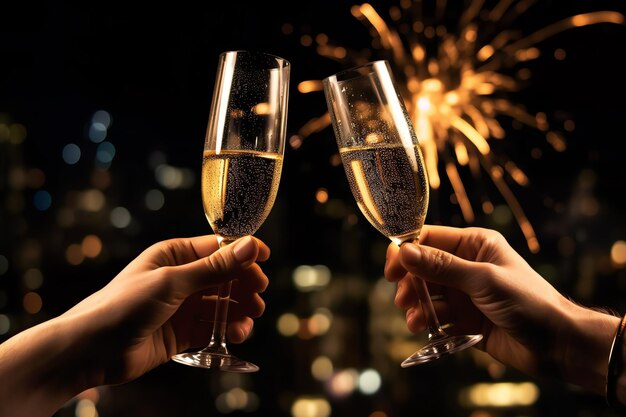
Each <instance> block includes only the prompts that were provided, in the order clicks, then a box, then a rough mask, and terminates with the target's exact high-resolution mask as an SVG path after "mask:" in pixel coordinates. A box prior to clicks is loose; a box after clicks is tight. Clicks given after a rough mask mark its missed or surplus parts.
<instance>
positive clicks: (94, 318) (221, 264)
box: [58, 236, 270, 386]
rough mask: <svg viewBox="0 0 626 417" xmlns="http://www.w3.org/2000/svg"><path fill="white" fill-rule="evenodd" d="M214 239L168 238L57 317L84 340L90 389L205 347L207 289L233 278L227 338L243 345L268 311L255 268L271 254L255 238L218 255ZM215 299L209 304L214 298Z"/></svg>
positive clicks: (262, 279)
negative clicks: (255, 322)
mask: <svg viewBox="0 0 626 417" xmlns="http://www.w3.org/2000/svg"><path fill="white" fill-rule="evenodd" d="M218 249H219V244H218V241H217V238H216V237H215V236H201V237H195V238H189V239H171V240H167V241H163V242H159V243H157V244H155V245H153V246H151V247H149V248H148V249H146V250H145V251H144V252H143V253H141V254H140V255H139V256H138V257H137V258H136V259H134V260H133V261H132V262H131V263H130V264H129V265H128V266H127V267H126V268H124V269H123V270H122V271H121V272H120V273H119V274H118V275H117V276H116V277H115V278H114V279H113V280H112V281H111V282H110V283H109V284H108V285H106V286H105V287H104V288H102V289H101V290H100V291H98V292H96V293H94V294H93V295H91V296H90V297H88V298H86V299H85V300H83V301H82V302H80V303H79V304H77V305H76V306H75V307H73V308H72V309H70V310H69V311H67V312H66V313H65V314H63V315H62V316H60V317H59V318H58V320H66V321H69V322H70V323H73V327H74V329H75V330H76V331H77V332H79V333H80V334H83V335H89V341H88V342H85V343H88V345H89V346H90V348H89V350H90V352H92V353H91V355H92V356H93V357H94V360H93V361H92V362H91V364H90V365H89V366H87V367H86V368H85V373H86V375H84V378H85V380H86V381H89V382H88V383H87V385H89V386H97V385H102V384H111V383H121V382H126V381H130V380H132V379H135V378H137V377H138V376H140V375H142V374H144V373H145V372H147V371H149V370H151V369H153V368H154V367H156V366H158V365H160V364H162V363H164V362H166V361H168V360H169V359H170V357H171V356H172V355H173V354H175V353H178V352H181V351H184V350H187V349H188V348H191V347H198V346H206V344H208V341H209V338H210V335H211V328H210V327H211V325H210V322H211V321H212V320H213V316H212V311H213V310H214V307H213V306H212V304H214V301H211V298H212V297H207V296H206V295H207V294H208V293H207V291H206V290H207V289H209V288H211V287H216V286H217V285H219V284H221V283H225V282H228V281H229V280H231V279H234V282H233V287H232V292H231V299H232V300H234V301H235V302H232V303H231V305H230V307H229V315H228V319H229V324H228V329H227V337H228V339H229V340H230V341H232V342H234V343H239V342H242V341H243V340H245V339H246V337H247V336H248V335H249V334H250V332H251V330H252V327H253V321H252V318H256V317H259V316H260V315H261V314H262V313H263V310H264V308H265V304H264V302H263V300H262V299H261V298H260V296H259V295H258V293H259V292H263V291H264V290H265V288H266V287H267V285H268V279H267V277H266V276H265V274H264V273H263V271H262V270H261V268H260V267H259V265H258V264H257V263H256V262H257V261H265V260H267V259H268V257H269V254H270V251H269V248H268V247H267V246H266V245H265V244H264V243H263V242H262V241H260V240H258V239H256V238H253V237H244V238H241V239H239V240H237V241H235V242H233V243H232V244H230V245H228V246H226V247H223V248H221V249H219V250H218ZM213 298H214V297H213Z"/></svg>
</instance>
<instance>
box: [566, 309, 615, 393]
mask: <svg viewBox="0 0 626 417" xmlns="http://www.w3.org/2000/svg"><path fill="white" fill-rule="evenodd" d="M619 323H620V318H619V317H615V316H614V315H611V314H608V313H603V312H600V311H596V310H592V309H589V308H585V307H581V306H578V305H573V306H572V308H571V314H570V315H569V317H568V323H566V325H565V326H563V328H564V329H567V330H565V331H564V332H563V334H561V335H559V336H558V338H559V340H560V341H561V342H562V343H561V344H560V354H559V357H560V360H559V362H560V365H561V369H562V371H563V376H564V379H565V380H566V381H567V382H570V383H572V384H575V385H578V386H580V387H582V388H584V389H586V390H587V391H590V392H593V393H596V394H598V395H602V396H604V395H605V392H606V382H607V370H608V360H609V353H610V351H611V345H612V342H613V338H614V336H615V332H616V330H617V328H618V326H619ZM618 343H624V340H620V341H618ZM619 351H620V352H626V348H625V349H621V350H619ZM618 399H619V400H620V402H621V403H622V404H626V373H625V372H622V375H620V376H619V377H618Z"/></svg>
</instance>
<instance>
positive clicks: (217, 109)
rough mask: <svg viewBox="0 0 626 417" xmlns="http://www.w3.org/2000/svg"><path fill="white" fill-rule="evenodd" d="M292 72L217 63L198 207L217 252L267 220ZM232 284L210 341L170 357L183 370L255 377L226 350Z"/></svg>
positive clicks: (261, 56) (237, 61) (236, 56)
mask: <svg viewBox="0 0 626 417" xmlns="http://www.w3.org/2000/svg"><path fill="white" fill-rule="evenodd" d="M290 70H291V65H290V63H289V62H288V61H286V60H285V59H283V58H280V57H278V56H274V55H269V54H266V53H262V52H251V51H228V52H224V53H222V54H221V55H220V56H219V62H218V69H217V78H216V81H215V89H214V92H213V101H212V104H211V111H210V115H209V121H208V126H207V132H206V139H205V143H204V153H203V161H202V202H203V206H204V213H205V215H206V218H207V220H208V221H209V224H210V225H211V228H212V229H213V232H214V233H215V234H216V235H217V237H218V239H219V242H220V246H224V245H228V244H230V243H232V242H233V241H235V240H237V239H238V238H240V237H243V236H246V235H252V234H254V233H255V232H256V231H257V229H258V228H259V227H260V226H261V225H262V224H263V222H264V221H265V218H266V217H267V215H268V214H269V212H270V210H271V208H272V206H273V204H274V200H275V198H276V193H277V191H278V184H279V181H280V175H281V170H282V165H283V155H284V148H285V133H286V126H287V102H288V95H289V75H290ZM231 284H232V282H228V283H226V284H223V285H220V286H219V288H218V292H217V299H216V307H215V321H214V323H213V331H212V334H211V341H210V342H209V345H208V346H207V347H205V348H204V349H202V350H200V351H196V352H183V353H180V354H177V355H174V356H173V357H172V359H173V360H175V361H177V362H180V363H183V364H185V365H190V366H195V367H201V368H218V369H221V370H225V371H232V372H255V371H258V370H259V368H258V366H256V365H255V364H253V363H250V362H248V361H245V360H242V359H239V358H237V357H236V356H235V355H233V354H232V353H230V352H229V350H228V347H227V346H226V336H225V334H226V325H227V313H228V305H229V303H230V301H231V299H230V290H231Z"/></svg>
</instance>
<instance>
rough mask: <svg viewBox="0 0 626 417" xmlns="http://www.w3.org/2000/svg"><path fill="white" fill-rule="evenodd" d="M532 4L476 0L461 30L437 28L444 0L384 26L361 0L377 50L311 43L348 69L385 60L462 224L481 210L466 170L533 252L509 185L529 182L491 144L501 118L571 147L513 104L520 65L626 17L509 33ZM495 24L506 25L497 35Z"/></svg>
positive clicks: (529, 230)
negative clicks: (574, 34)
mask: <svg viewBox="0 0 626 417" xmlns="http://www.w3.org/2000/svg"><path fill="white" fill-rule="evenodd" d="M535 1H536V0H525V1H524V0H523V1H518V2H514V1H512V0H499V1H498V2H496V3H495V5H493V7H492V8H487V7H485V6H484V1H483V0H472V1H471V2H470V3H469V4H468V6H467V7H465V8H464V9H463V11H462V13H461V15H460V18H459V19H458V22H456V26H457V29H456V30H455V31H449V30H448V27H447V26H446V25H444V24H443V23H440V22H442V21H443V20H444V17H445V16H446V1H445V0H435V3H434V12H433V15H434V16H432V17H428V19H427V18H426V16H425V11H424V10H425V8H424V4H423V3H422V1H415V0H401V2H400V4H399V5H397V6H393V7H391V8H390V9H389V13H388V15H389V18H388V19H387V20H385V19H384V18H383V17H381V15H380V13H379V12H378V11H377V10H376V9H375V8H374V7H373V6H372V5H370V4H368V3H364V4H361V5H355V6H353V7H352V9H351V13H352V15H353V16H354V17H355V18H357V19H358V20H359V21H361V22H362V23H364V24H365V25H367V26H368V27H369V28H370V29H371V32H370V33H371V35H372V42H373V48H372V49H373V50H374V51H372V50H367V51H365V52H364V51H358V52H357V51H352V50H350V49H349V48H346V47H345V46H342V45H338V44H333V43H332V42H331V41H330V40H329V37H328V36H327V35H325V34H318V35H317V36H316V37H315V38H312V37H309V40H310V42H309V43H310V45H311V46H315V48H316V51H317V53H318V54H319V55H321V56H324V57H327V58H330V59H333V60H336V61H339V62H341V63H343V64H345V65H357V64H361V63H364V62H366V61H369V60H370V59H371V56H372V52H375V53H376V54H378V55H380V58H381V59H387V60H388V61H389V63H390V65H391V66H392V68H393V71H394V75H395V77H396V81H397V84H398V87H399V89H400V91H401V94H402V96H403V97H404V100H405V102H406V105H407V109H408V111H409V114H410V116H411V118H412V121H413V124H414V126H415V129H416V133H417V136H418V138H419V140H420V145H421V147H422V150H423V153H424V158H425V161H426V165H427V170H428V174H429V181H430V186H431V188H433V189H438V188H439V187H440V184H441V176H442V175H444V176H445V177H447V179H448V180H449V182H450V184H451V186H452V189H453V192H454V196H455V199H456V201H457V202H458V204H459V207H460V210H461V213H462V215H463V218H464V219H465V221H466V222H468V223H471V222H473V221H474V218H475V213H474V208H473V207H472V204H471V202H470V199H469V197H468V194H467V191H466V188H465V185H464V183H463V181H462V179H461V178H462V176H461V174H460V172H459V168H460V167H467V168H468V169H469V172H471V175H472V177H473V178H474V179H475V180H476V181H479V180H480V179H481V176H482V173H486V174H487V176H488V177H489V179H490V180H491V181H492V182H493V184H494V185H495V186H496V188H497V190H498V192H499V193H500V195H501V196H502V197H503V199H504V200H505V202H506V204H507V205H508V206H509V208H510V209H511V211H512V213H513V215H514V216H515V219H516V221H517V223H518V224H519V227H520V229H521V231H522V233H523V234H524V236H525V238H526V242H527V245H528V248H529V249H530V250H531V251H532V252H537V251H539V242H538V240H537V237H536V234H535V231H534V228H533V226H532V224H531V223H530V221H529V220H528V218H527V216H526V214H525V212H524V210H523V208H522V206H521V204H520V203H519V201H518V199H517V198H516V196H515V194H514V193H513V191H512V189H511V188H510V186H509V183H510V181H511V180H512V181H513V182H514V183H516V184H518V185H519V186H526V185H527V184H528V177H527V175H526V174H525V173H524V172H523V171H522V170H521V169H520V168H519V167H518V166H517V165H516V164H515V163H514V161H512V160H511V159H510V158H507V157H506V156H502V155H499V156H496V155H495V154H494V153H493V152H492V148H491V146H490V141H492V140H498V139H504V138H505V136H506V131H505V128H504V127H503V125H502V124H501V122H500V120H502V119H503V118H509V119H511V120H513V121H516V122H518V123H521V124H522V125H526V126H529V127H531V128H533V129H535V130H537V131H538V132H542V133H543V134H544V135H545V138H546V140H547V142H548V143H549V144H550V145H551V146H552V147H553V148H554V149H555V150H557V151H563V150H565V148H566V142H565V139H564V137H563V135H562V134H561V133H559V132H558V131H557V130H555V129H552V128H551V126H550V124H549V123H548V120H547V117H546V115H545V113H543V112H538V113H536V114H531V113H529V112H528V111H527V110H525V108H524V107H523V106H522V105H520V104H517V103H514V102H513V101H512V100H511V99H510V98H509V96H510V93H512V92H514V91H518V90H519V89H520V88H521V86H522V83H523V82H524V81H527V80H528V79H529V78H530V72H529V71H528V70H527V69H525V68H521V69H517V70H515V69H516V68H519V66H520V64H521V63H524V62H528V61H532V60H535V59H537V58H538V57H539V56H540V55H541V51H540V50H539V49H538V48H537V46H536V45H537V44H539V43H540V42H541V41H543V40H545V39H547V38H549V37H551V36H554V35H556V34H558V33H561V32H563V31H566V30H568V29H572V28H576V27H583V26H589V25H594V24H600V23H610V24H619V25H623V24H624V15H623V14H621V13H618V12H615V11H596V12H591V13H584V14H578V15H573V16H570V17H567V18H565V19H562V20H560V21H556V22H554V23H552V24H549V25H547V26H545V27H542V28H541V29H539V30H537V31H536V32H534V33H531V34H530V35H523V34H521V33H520V31H516V30H512V29H510V25H511V23H512V22H514V21H515V19H516V18H518V17H519V16H521V15H522V14H524V13H525V12H526V11H527V10H528V9H529V8H530V7H531V6H532V5H533V3H535ZM425 21H433V23H432V24H425V23H424V22H425ZM390 22H391V23H390ZM494 27H504V29H498V30H493V28H494ZM564 56H565V52H564V51H563V50H557V52H556V53H555V57H556V58H557V59H563V58H564ZM298 90H299V91H300V92H301V93H311V92H315V91H321V90H322V83H321V81H320V80H307V81H303V82H301V83H300V84H299V85H298ZM329 125H330V117H329V116H328V113H326V114H324V115H323V116H321V117H316V118H313V119H311V120H309V121H308V122H307V123H305V124H304V125H303V126H302V127H301V128H300V129H299V131H298V132H297V134H296V135H294V136H293V137H292V138H291V139H290V144H291V146H292V147H294V148H297V147H299V146H300V144H301V143H302V141H303V140H304V139H305V138H307V137H308V136H310V135H311V134H313V133H315V132H319V131H320V130H322V129H325V128H326V127H327V126H329ZM570 125H573V123H571V121H570ZM565 128H566V130H567V129H568V126H567V125H566V126H565ZM569 129H571V127H569ZM440 169H441V173H440V172H439V170H440ZM481 209H482V211H483V212H484V213H490V212H491V211H492V210H493V203H492V202H491V201H490V200H489V199H488V198H487V197H484V198H483V202H482V205H481Z"/></svg>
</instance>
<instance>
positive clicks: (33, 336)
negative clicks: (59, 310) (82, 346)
mask: <svg viewBox="0 0 626 417" xmlns="http://www.w3.org/2000/svg"><path fill="white" fill-rule="evenodd" d="M76 337H77V333H76V332H74V331H73V330H72V325H71V323H70V322H65V321H64V320H59V319H52V320H49V321H46V322H44V323H41V324H39V325H37V326H34V327H31V328H29V329H27V330H25V331H23V332H21V333H19V334H17V335H15V336H14V337H12V338H11V339H9V340H7V341H6V342H4V343H3V344H2V345H0V379H1V380H8V379H9V378H10V380H11V384H10V385H9V384H0V385H4V386H1V387H0V403H1V404H0V415H4V414H3V411H2V410H5V411H8V410H11V413H12V414H11V415H14V416H22V415H24V416H29V417H30V416H49V415H52V414H54V412H55V411H56V410H57V409H58V408H60V407H61V406H62V405H63V404H64V403H65V402H67V401H68V400H70V399H71V398H72V397H74V396H75V395H76V394H78V393H80V392H81V391H83V390H84V389H85V388H86V386H83V383H82V381H83V380H84V378H82V377H81V374H80V372H81V371H80V370H81V369H82V368H83V367H82V362H80V360H79V361H75V358H74V357H73V355H74V353H75V351H74V349H73V348H72V347H71V346H74V344H75V341H76Z"/></svg>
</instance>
